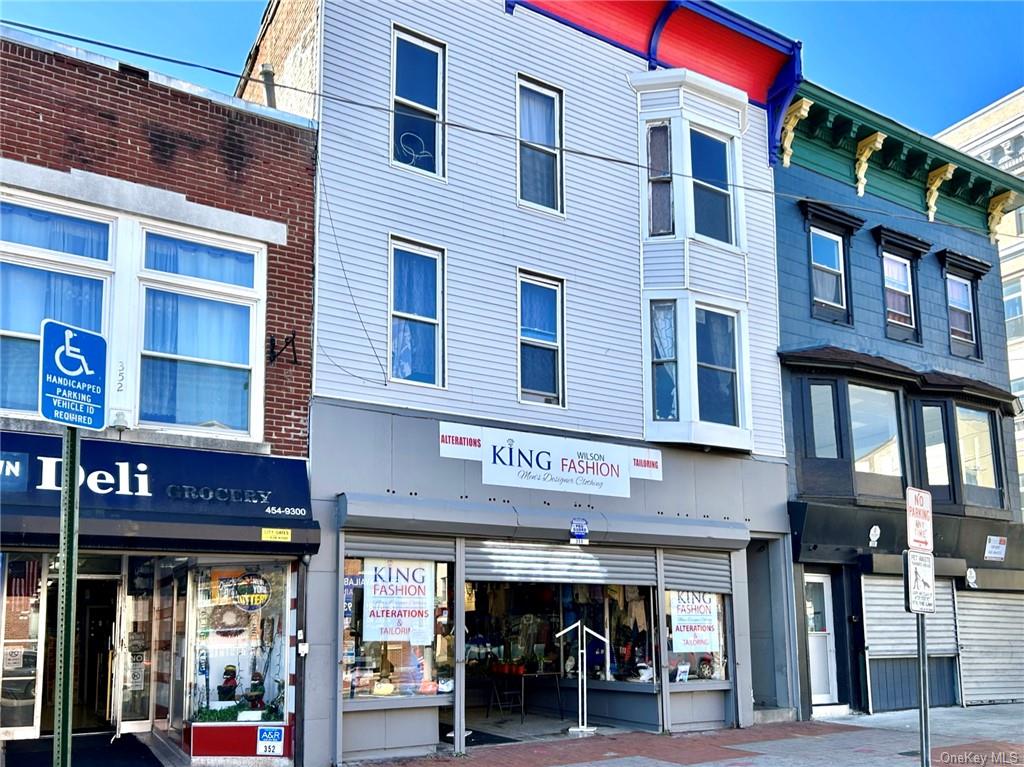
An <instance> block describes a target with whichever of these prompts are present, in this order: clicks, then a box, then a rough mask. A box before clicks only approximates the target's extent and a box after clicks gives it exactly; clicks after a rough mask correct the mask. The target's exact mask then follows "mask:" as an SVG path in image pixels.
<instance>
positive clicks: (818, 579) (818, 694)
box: [804, 574, 839, 706]
mask: <svg viewBox="0 0 1024 767" xmlns="http://www.w3.org/2000/svg"><path fill="white" fill-rule="evenodd" d="M804 607H805V609H806V611H807V659H808V661H809V664H810V673H811V703H812V704H813V705H816V706H817V705H829V704H832V703H836V702H838V700H839V698H838V689H837V687H836V637H835V627H834V626H833V623H832V622H833V620H834V614H833V612H832V578H831V577H830V576H828V575H818V574H806V575H804Z"/></svg>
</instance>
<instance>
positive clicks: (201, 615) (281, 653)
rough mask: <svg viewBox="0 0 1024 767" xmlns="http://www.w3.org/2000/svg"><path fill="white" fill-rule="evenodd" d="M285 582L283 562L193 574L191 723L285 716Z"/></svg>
mask: <svg viewBox="0 0 1024 767" xmlns="http://www.w3.org/2000/svg"><path fill="white" fill-rule="evenodd" d="M287 584H288V571H287V568H286V567H285V566H283V565H273V564H262V565H221V566H213V567H204V568H199V569H197V570H196V571H195V586H196V599H195V602H196V613H195V632H196V633H195V651H194V652H193V657H194V669H193V680H194V685H193V690H192V721H194V722H236V721H237V722H260V721H263V722H283V721H284V718H285V710H284V709H285V703H284V701H285V686H286V684H287V679H288V676H287V667H286V657H287V651H288V647H287V645H288V632H287V626H286V625H285V620H286V617H287V604H288V601H287V596H288V593H287V592H288V588H287Z"/></svg>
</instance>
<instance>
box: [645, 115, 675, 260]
mask: <svg viewBox="0 0 1024 767" xmlns="http://www.w3.org/2000/svg"><path fill="white" fill-rule="evenodd" d="M662 127H664V128H667V129H668V175H667V176H666V175H659V176H654V175H652V174H651V129H652V128H662ZM674 136H675V131H673V130H672V120H671V119H665V120H648V121H647V122H646V124H645V125H644V137H645V139H646V140H645V144H644V146H645V148H646V156H645V158H644V159H645V165H644V168H645V172H646V174H647V231H646V232H645V233H644V237H645V238H646V239H651V240H657V239H661V238H667V239H671V238H674V237H675V236H676V193H675V172H674V169H675V159H674V158H675V155H676V152H675V150H674V149H673V146H672V144H673V138H674ZM655 185H667V186H668V189H669V211H670V213H671V217H672V219H671V226H670V227H669V231H667V232H658V233H655V231H654V187H655Z"/></svg>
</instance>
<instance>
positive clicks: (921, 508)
mask: <svg viewBox="0 0 1024 767" xmlns="http://www.w3.org/2000/svg"><path fill="white" fill-rule="evenodd" d="M907 545H908V546H909V548H911V549H914V551H925V552H929V553H930V552H931V551H932V550H933V549H934V548H935V547H934V541H933V537H932V494H931V493H929V492H928V491H927V490H918V489H917V488H916V487H908V488H907Z"/></svg>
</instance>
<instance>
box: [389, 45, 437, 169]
mask: <svg viewBox="0 0 1024 767" xmlns="http://www.w3.org/2000/svg"><path fill="white" fill-rule="evenodd" d="M393 43H394V45H393V49H392V60H393V62H394V63H393V73H392V77H391V100H392V113H391V144H392V149H391V157H392V160H393V161H394V162H395V163H397V164H399V165H405V166H408V167H411V168H415V169H416V170H419V171H422V172H424V173H428V174H430V175H436V176H444V140H445V129H444V120H445V114H444V108H445V105H444V97H445V83H444V76H445V61H444V57H445V47H444V45H442V44H441V43H437V42H434V41H431V40H428V39H426V38H424V37H421V36H419V35H416V34H413V33H411V32H405V31H403V30H400V29H395V30H394V37H393Z"/></svg>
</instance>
